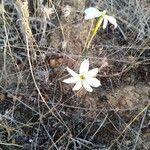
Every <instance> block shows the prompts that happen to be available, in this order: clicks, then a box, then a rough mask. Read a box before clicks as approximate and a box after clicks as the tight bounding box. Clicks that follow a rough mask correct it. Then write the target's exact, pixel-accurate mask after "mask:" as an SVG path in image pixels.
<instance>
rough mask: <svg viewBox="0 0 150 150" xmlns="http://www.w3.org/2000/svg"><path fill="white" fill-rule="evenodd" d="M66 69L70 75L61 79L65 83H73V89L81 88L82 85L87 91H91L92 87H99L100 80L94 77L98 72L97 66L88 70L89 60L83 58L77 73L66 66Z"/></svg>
mask: <svg viewBox="0 0 150 150" xmlns="http://www.w3.org/2000/svg"><path fill="white" fill-rule="evenodd" d="M67 71H68V72H69V73H70V75H71V76H72V77H70V78H68V79H65V80H63V82H65V83H75V86H74V87H73V90H74V91H77V90H79V89H81V87H82V86H83V87H84V88H85V89H86V90H87V91H88V92H92V91H93V89H92V88H91V86H92V87H99V86H100V85H101V83H100V81H99V80H98V79H96V78H95V76H96V75H97V73H98V68H94V69H92V70H89V60H88V59H85V60H84V61H83V62H82V63H81V66H80V69H79V74H77V73H76V72H74V71H73V70H71V69H70V68H68V67H67Z"/></svg>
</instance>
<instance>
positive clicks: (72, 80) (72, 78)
mask: <svg viewBox="0 0 150 150" xmlns="http://www.w3.org/2000/svg"><path fill="white" fill-rule="evenodd" d="M78 80H79V79H78V78H76V77H71V78H68V79H65V80H63V81H62V82H64V83H76V82H77V81H78Z"/></svg>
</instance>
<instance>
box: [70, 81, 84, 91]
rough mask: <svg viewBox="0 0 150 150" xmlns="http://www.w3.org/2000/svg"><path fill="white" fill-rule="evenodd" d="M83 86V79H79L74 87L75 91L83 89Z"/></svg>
mask: <svg viewBox="0 0 150 150" xmlns="http://www.w3.org/2000/svg"><path fill="white" fill-rule="evenodd" d="M81 87H82V83H81V81H78V82H77V83H76V84H75V86H74V87H73V89H72V90H73V91H78V90H80V89H81Z"/></svg>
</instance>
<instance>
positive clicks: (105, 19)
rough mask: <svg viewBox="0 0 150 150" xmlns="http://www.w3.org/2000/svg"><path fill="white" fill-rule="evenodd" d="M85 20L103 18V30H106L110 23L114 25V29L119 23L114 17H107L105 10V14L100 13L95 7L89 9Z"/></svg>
mask: <svg viewBox="0 0 150 150" xmlns="http://www.w3.org/2000/svg"><path fill="white" fill-rule="evenodd" d="M84 13H85V20H88V19H93V18H97V17H101V16H102V17H103V29H105V28H106V26H107V24H108V21H109V22H110V23H111V24H113V25H114V27H115V28H116V27H117V21H116V19H115V18H114V17H112V16H108V15H106V10H104V11H103V12H100V11H99V10H98V9H97V8H94V7H90V8H87V9H86V10H85V11H84Z"/></svg>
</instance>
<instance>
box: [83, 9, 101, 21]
mask: <svg viewBox="0 0 150 150" xmlns="http://www.w3.org/2000/svg"><path fill="white" fill-rule="evenodd" d="M84 13H85V20H87V19H93V18H96V17H99V16H101V14H102V13H101V12H100V11H99V10H98V9H96V8H94V7H90V8H87V9H86V10H85V11H84Z"/></svg>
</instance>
